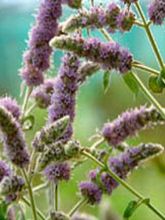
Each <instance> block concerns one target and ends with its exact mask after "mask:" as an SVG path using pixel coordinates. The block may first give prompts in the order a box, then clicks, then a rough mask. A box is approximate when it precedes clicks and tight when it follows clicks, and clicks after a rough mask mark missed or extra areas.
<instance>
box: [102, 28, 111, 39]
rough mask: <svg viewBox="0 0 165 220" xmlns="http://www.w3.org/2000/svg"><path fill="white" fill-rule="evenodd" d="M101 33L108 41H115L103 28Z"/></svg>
mask: <svg viewBox="0 0 165 220" xmlns="http://www.w3.org/2000/svg"><path fill="white" fill-rule="evenodd" d="M100 31H101V33H102V34H103V35H104V37H105V39H106V40H107V41H113V39H112V38H111V36H110V35H109V33H108V31H106V30H105V29H104V28H101V29H100Z"/></svg>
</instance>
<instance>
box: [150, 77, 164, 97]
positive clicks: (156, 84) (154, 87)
mask: <svg viewBox="0 0 165 220" xmlns="http://www.w3.org/2000/svg"><path fill="white" fill-rule="evenodd" d="M148 86H149V88H150V90H151V91H152V92H154V93H162V92H163V88H162V86H161V82H160V81H159V77H157V76H154V75H151V76H150V78H149V81H148Z"/></svg>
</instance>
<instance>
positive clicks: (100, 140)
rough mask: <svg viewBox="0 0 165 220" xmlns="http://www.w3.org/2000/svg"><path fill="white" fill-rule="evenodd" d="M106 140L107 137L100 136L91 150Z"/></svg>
mask: <svg viewBox="0 0 165 220" xmlns="http://www.w3.org/2000/svg"><path fill="white" fill-rule="evenodd" d="M104 141H105V138H104V137H102V138H100V139H99V140H98V141H96V142H95V143H94V144H93V145H92V146H91V147H90V150H91V151H92V150H95V149H96V148H97V147H98V146H99V145H101V144H103V143H104Z"/></svg>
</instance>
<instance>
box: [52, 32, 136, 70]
mask: <svg viewBox="0 0 165 220" xmlns="http://www.w3.org/2000/svg"><path fill="white" fill-rule="evenodd" d="M50 45H51V46H52V47H56V48H59V49H62V50H67V51H72V52H73V53H75V54H77V55H78V56H80V57H84V58H86V59H87V60H90V61H93V62H95V63H98V64H100V65H101V67H102V68H103V69H105V70H112V69H115V70H117V71H119V72H120V73H122V74H124V73H127V72H128V71H129V70H131V67H132V59H133V58H132V55H131V53H130V52H129V51H128V50H127V49H125V48H122V47H121V46H120V45H119V44H118V43H116V42H108V43H104V42H101V41H100V40H98V39H97V38H90V39H87V40H85V39H84V38H82V37H81V36H78V35H77V36H74V37H70V36H64V35H63V36H59V37H55V38H53V39H52V40H51V42H50Z"/></svg>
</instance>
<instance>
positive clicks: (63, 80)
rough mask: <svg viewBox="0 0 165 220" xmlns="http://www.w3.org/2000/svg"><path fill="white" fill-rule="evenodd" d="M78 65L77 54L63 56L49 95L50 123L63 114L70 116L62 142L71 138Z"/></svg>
mask: <svg viewBox="0 0 165 220" xmlns="http://www.w3.org/2000/svg"><path fill="white" fill-rule="evenodd" d="M79 65H80V63H79V60H78V58H77V56H75V55H72V54H70V53H68V54H66V55H65V56H64V58H63V64H62V66H61V68H60V71H59V75H58V77H57V78H56V81H55V83H54V93H53V95H52V97H51V106H50V107H49V123H50V124H51V123H53V122H54V121H56V120H58V119H59V118H61V117H63V116H66V115H68V116H70V124H69V126H68V128H67V131H66V132H65V134H64V135H63V137H62V139H63V140H64V142H66V141H68V140H69V139H70V138H71V136H72V132H73V131H72V122H73V120H74V116H75V98H76V91H77V89H78V68H79Z"/></svg>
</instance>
